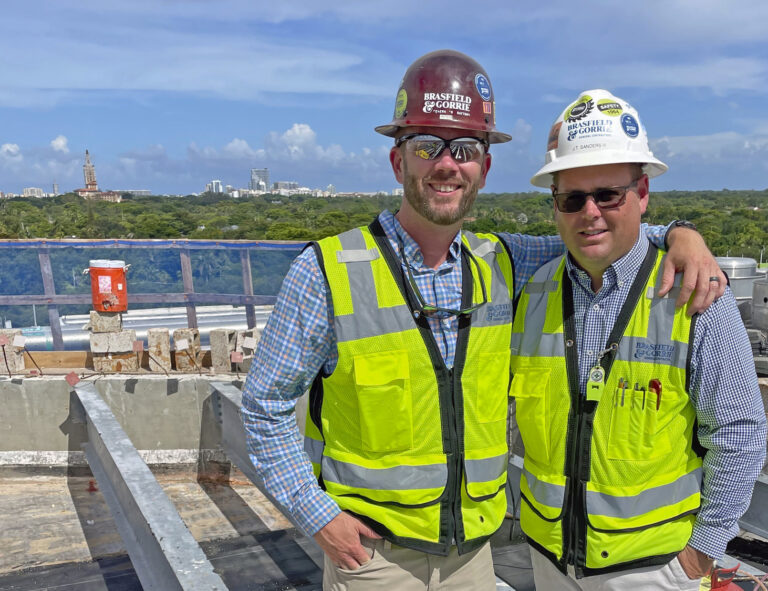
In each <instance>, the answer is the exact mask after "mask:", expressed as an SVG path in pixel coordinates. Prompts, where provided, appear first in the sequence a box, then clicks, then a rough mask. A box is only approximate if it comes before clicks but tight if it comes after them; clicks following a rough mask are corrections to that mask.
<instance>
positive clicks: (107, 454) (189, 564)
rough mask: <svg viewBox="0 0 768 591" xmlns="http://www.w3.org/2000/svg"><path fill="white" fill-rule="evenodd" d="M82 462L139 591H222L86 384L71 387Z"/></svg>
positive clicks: (172, 509) (176, 516) (178, 519)
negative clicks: (83, 433)
mask: <svg viewBox="0 0 768 591" xmlns="http://www.w3.org/2000/svg"><path fill="white" fill-rule="evenodd" d="M74 391H75V393H76V395H77V399H78V400H79V401H80V404H81V405H82V408H81V409H79V410H80V412H81V413H82V415H83V416H82V417H81V419H82V420H85V422H86V427H87V432H88V442H87V443H85V444H83V448H84V449H85V454H86V457H87V458H88V463H89V465H90V467H91V471H92V472H93V474H94V476H95V477H96V480H97V481H98V483H99V487H100V489H101V492H102V493H103V494H104V498H105V500H106V501H107V505H108V506H109V509H110V511H111V513H112V516H113V517H114V520H115V524H116V525H117V529H118V531H119V532H120V536H121V537H122V539H123V542H124V543H125V546H126V549H127V550H128V555H129V556H130V557H131V562H132V563H133V567H134V569H135V571H136V574H137V575H138V577H139V580H140V581H141V584H142V586H143V588H144V590H145V591H154V590H157V591H174V590H180V591H204V590H205V591H213V590H219V591H224V590H226V589H227V587H226V585H225V584H224V582H223V581H222V580H221V578H220V577H219V576H218V575H217V574H216V573H214V571H213V566H212V565H211V563H210V562H209V561H208V558H207V557H206V556H205V553H204V552H203V550H202V548H200V546H199V545H198V543H197V541H195V539H194V538H193V537H192V534H191V533H190V531H189V530H188V529H187V526H186V525H184V522H183V521H182V520H181V517H180V516H179V514H178V512H177V511H176V508H175V507H174V506H173V503H171V501H170V500H169V499H168V497H167V496H166V495H165V492H163V489H162V488H161V486H160V484H158V482H157V480H155V477H154V476H153V475H152V472H150V470H149V467H148V466H147V465H146V464H145V463H144V461H143V460H142V459H141V457H140V456H139V453H138V451H137V450H136V448H135V447H134V446H133V443H132V442H131V440H130V439H129V438H128V436H127V435H126V433H125V431H123V428H122V427H121V426H120V424H119V422H118V421H117V419H116V418H115V416H114V415H113V414H112V411H111V410H110V408H109V406H107V404H106V403H105V402H104V400H103V399H102V398H101V396H100V395H99V393H98V392H97V391H96V388H95V387H94V385H93V384H92V383H86V382H79V383H78V384H77V385H75V386H74Z"/></svg>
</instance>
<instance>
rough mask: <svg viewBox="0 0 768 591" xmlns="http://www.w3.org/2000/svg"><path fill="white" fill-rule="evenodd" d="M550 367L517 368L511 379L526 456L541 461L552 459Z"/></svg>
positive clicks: (511, 393)
mask: <svg viewBox="0 0 768 591" xmlns="http://www.w3.org/2000/svg"><path fill="white" fill-rule="evenodd" d="M550 372H551V369H550V368H548V367H527V368H524V369H518V370H517V371H516V372H515V375H514V377H513V378H512V384H511V386H510V388H509V395H510V396H513V397H514V398H515V400H516V404H517V425H518V427H519V429H520V435H521V436H522V438H523V444H524V445H525V455H526V457H529V456H530V458H531V459H532V460H534V461H536V462H541V463H545V464H546V463H548V462H549V409H548V406H549V405H548V404H547V402H548V398H547V389H548V387H549V378H550Z"/></svg>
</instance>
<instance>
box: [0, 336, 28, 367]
mask: <svg viewBox="0 0 768 591" xmlns="http://www.w3.org/2000/svg"><path fill="white" fill-rule="evenodd" d="M20 336H21V329H20V328H3V329H0V340H1V341H4V342H5V346H4V347H0V375H8V372H9V371H10V372H11V373H12V374H13V373H21V372H22V371H24V348H23V347H15V346H14V345H13V339H15V338H16V337H20ZM3 350H5V355H3ZM6 361H7V363H6Z"/></svg>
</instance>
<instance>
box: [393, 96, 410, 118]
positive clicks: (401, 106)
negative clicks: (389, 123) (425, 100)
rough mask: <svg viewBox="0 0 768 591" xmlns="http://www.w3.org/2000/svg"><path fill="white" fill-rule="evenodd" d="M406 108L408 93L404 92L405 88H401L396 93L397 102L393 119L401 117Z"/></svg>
mask: <svg viewBox="0 0 768 591" xmlns="http://www.w3.org/2000/svg"><path fill="white" fill-rule="evenodd" d="M406 106H408V93H407V92H405V88H401V89H400V91H399V92H398V93H397V100H396V101H395V119H399V118H400V117H402V116H403V113H405V107H406Z"/></svg>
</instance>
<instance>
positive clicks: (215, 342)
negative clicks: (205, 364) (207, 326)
mask: <svg viewBox="0 0 768 591" xmlns="http://www.w3.org/2000/svg"><path fill="white" fill-rule="evenodd" d="M210 339H211V367H213V371H214V372H216V373H229V372H231V371H232V362H231V361H230V357H229V356H230V353H232V351H234V350H235V345H236V343H237V331H235V330H231V329H227V328H216V329H213V330H212V331H211V332H210Z"/></svg>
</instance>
